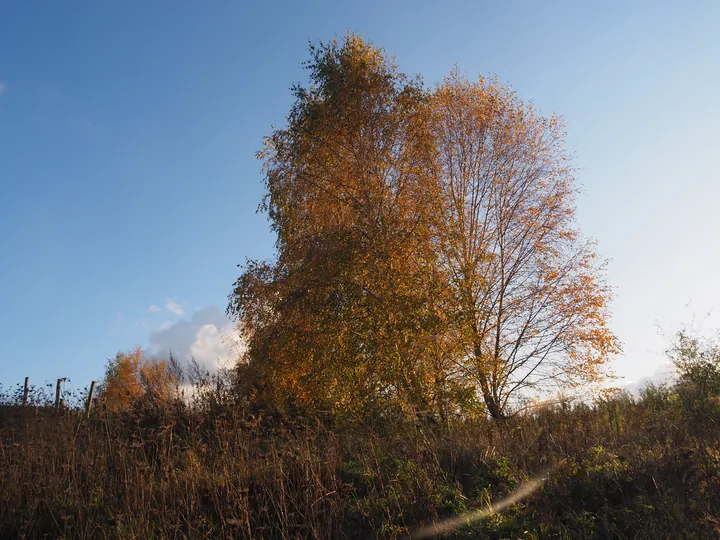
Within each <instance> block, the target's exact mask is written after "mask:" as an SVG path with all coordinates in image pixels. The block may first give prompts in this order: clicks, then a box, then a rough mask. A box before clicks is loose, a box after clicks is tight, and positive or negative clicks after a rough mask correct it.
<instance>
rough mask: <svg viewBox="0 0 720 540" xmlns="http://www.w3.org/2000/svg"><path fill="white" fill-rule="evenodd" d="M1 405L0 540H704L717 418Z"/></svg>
mask: <svg viewBox="0 0 720 540" xmlns="http://www.w3.org/2000/svg"><path fill="white" fill-rule="evenodd" d="M14 396H17V393H15V394H12V393H11V394H8V393H6V394H5V395H4V397H3V405H2V407H1V408H0V471H2V473H1V474H0V537H2V538H206V537H218V538H230V537H233V538H235V537H237V538H373V537H377V538H407V537H409V536H411V535H414V536H415V537H420V536H422V535H424V534H426V535H430V533H431V532H432V529H430V530H428V529H424V530H423V527H427V526H434V525H433V524H437V523H439V522H442V521H443V520H445V519H448V518H452V517H455V516H459V515H460V516H462V515H463V514H464V513H466V512H468V511H472V510H475V511H476V518H478V514H479V518H478V519H474V520H469V519H465V518H461V519H460V520H459V526H457V527H455V528H453V529H452V530H450V531H447V535H448V536H449V537H456V538H498V539H500V538H715V537H720V532H719V531H720V520H719V519H720V497H718V495H717V494H718V493H720V429H718V421H720V407H718V404H717V401H716V400H715V398H712V397H703V396H700V397H699V396H698V395H697V393H694V392H690V391H688V390H687V389H683V388H649V389H647V390H646V391H645V392H644V393H643V395H642V396H641V397H640V398H638V399H634V398H632V397H630V396H627V395H617V396H615V397H613V398H610V399H604V400H601V401H598V402H596V403H595V404H593V405H587V404H582V403H575V404H571V403H561V404H559V405H555V406H552V407H545V408H543V409H541V410H535V411H533V412H532V414H530V413H528V414H525V415H518V416H516V417H514V418H511V419H508V420H506V421H503V422H496V421H492V420H475V421H460V420H457V421H455V422H454V423H452V424H450V425H443V426H441V425H436V424H427V425H418V424H417V423H416V422H413V421H410V420H409V419H403V418H401V417H392V418H390V417H376V418H365V419H357V420H351V419H343V420H342V421H340V420H339V419H338V418H331V417H315V418H312V419H311V418H303V417H300V416H297V415H295V416H293V417H289V416H280V415H279V414H274V415H272V414H269V413H263V412H261V411H258V410H251V409H250V408H248V407H247V406H242V405H240V404H238V403H236V402H234V401H233V400H232V399H231V398H230V395H229V394H228V393H227V392H224V391H217V390H216V389H213V390H210V391H207V392H205V393H204V394H203V395H202V399H199V400H197V401H195V402H194V404H193V405H192V406H188V405H187V404H186V403H185V402H182V401H175V402H173V403H168V402H160V401H157V400H153V399H152V398H149V397H148V398H146V399H142V400H138V401H137V402H136V403H135V405H134V406H133V407H132V408H131V409H129V410H127V411H124V412H122V413H110V412H103V411H102V410H93V411H92V412H91V414H90V416H89V418H87V417H85V415H84V414H83V413H82V406H81V405H82V401H81V400H78V401H77V403H78V407H77V408H72V406H71V404H72V400H68V403H69V406H68V408H66V410H63V411H59V412H58V411H55V410H54V409H53V408H52V407H51V406H49V405H48V404H43V402H42V400H35V401H34V402H33V405H32V406H28V407H26V408H22V407H21V406H20V405H19V404H18V403H17V400H16V397H14ZM544 479H546V480H544ZM533 480H536V481H537V482H534V483H533ZM543 480H544V482H543ZM533 486H534V489H532V488H533ZM523 491H530V492H529V493H528V494H526V496H525V497H524V498H522V499H521V500H519V501H517V502H516V503H515V504H510V505H509V506H508V507H507V508H504V509H499V508H498V507H497V506H493V505H496V504H497V503H498V502H499V501H502V500H503V499H504V498H506V497H508V496H509V495H512V494H513V493H518V492H521V493H522V492H523ZM493 509H495V510H499V511H497V512H494V511H493Z"/></svg>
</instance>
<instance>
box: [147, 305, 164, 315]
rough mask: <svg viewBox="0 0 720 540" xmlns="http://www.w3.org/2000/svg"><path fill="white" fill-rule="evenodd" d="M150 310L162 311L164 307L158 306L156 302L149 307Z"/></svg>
mask: <svg viewBox="0 0 720 540" xmlns="http://www.w3.org/2000/svg"><path fill="white" fill-rule="evenodd" d="M148 311H152V312H154V313H157V312H158V311H162V308H161V307H160V306H156V305H155V304H153V305H151V306H150V307H149V308H148Z"/></svg>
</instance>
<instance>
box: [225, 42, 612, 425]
mask: <svg viewBox="0 0 720 540" xmlns="http://www.w3.org/2000/svg"><path fill="white" fill-rule="evenodd" d="M310 50H311V60H310V61H309V62H308V64H307V68H308V70H309V74H310V83H311V84H310V86H309V87H307V88H306V87H302V86H297V87H295V89H294V93H295V103H294V105H293V107H292V109H291V111H290V114H289V116H288V119H287V126H286V127H284V128H282V129H275V130H273V132H272V133H271V135H270V136H269V137H268V138H267V139H266V142H265V148H264V150H263V151H262V152H260V155H259V156H260V158H261V159H263V160H264V171H265V185H266V189H267V195H266V198H265V202H264V205H263V206H262V208H263V209H265V210H267V212H268V215H269V218H270V221H271V224H272V228H273V230H274V232H275V233H276V234H277V242H276V249H277V257H276V258H275V260H273V261H248V263H247V265H246V267H245V270H244V272H243V274H242V275H241V276H240V278H239V279H238V281H237V282H236V284H235V286H234V289H233V291H232V293H231V295H230V305H229V308H228V311H229V313H230V314H231V315H233V316H234V317H235V318H237V319H238V320H239V321H240V322H241V325H242V327H243V329H244V331H245V333H246V336H245V337H246V340H247V342H248V348H247V354H246V360H247V363H246V364H245V367H244V368H243V369H244V372H245V374H246V375H248V374H252V377H253V379H254V380H255V381H256V382H258V383H259V385H258V386H259V387H262V388H263V392H265V393H266V396H267V397H268V398H269V399H270V400H272V401H273V402H275V403H288V402H291V403H294V404H301V405H303V406H309V407H314V408H318V407H327V408H336V409H342V410H345V411H349V412H362V411H367V410H371V409H377V408H386V407H390V406H397V407H400V408H403V409H405V410H412V411H416V412H420V411H425V412H428V413H429V414H431V415H439V416H445V415H446V414H448V413H450V412H453V411H461V410H462V411H467V410H470V409H472V408H473V407H474V406H475V405H477V404H478V403H479V402H482V403H483V404H484V406H485V407H486V409H487V411H488V412H489V413H490V414H491V415H492V416H493V417H495V418H501V417H502V416H503V415H504V414H505V411H506V410H507V408H508V406H509V405H510V404H511V402H512V397H513V396H517V395H519V394H522V393H523V392H529V391H536V390H542V389H546V388H547V387H548V385H551V384H555V385H567V384H582V383H584V382H588V381H593V380H597V379H599V378H600V377H601V375H602V374H603V365H604V363H605V362H606V361H607V359H608V357H609V355H611V354H612V353H613V352H615V351H616V350H617V342H616V340H615V338H614V336H613V335H612V333H611V332H610V331H609V330H608V328H607V325H606V318H607V304H608V301H609V289H608V288H607V287H606V285H605V284H604V282H603V279H602V276H603V268H602V263H601V262H600V263H599V262H597V259H596V256H595V253H594V251H593V247H592V244H590V243H588V242H585V241H583V240H582V238H581V236H580V233H579V231H578V230H577V228H576V225H575V220H574V214H575V196H576V194H577V187H576V185H575V182H574V178H573V175H572V169H571V167H570V160H569V158H568V156H567V154H566V151H565V148H564V132H563V126H562V123H561V121H560V120H559V119H558V118H555V117H549V118H546V117H542V116H540V115H538V114H537V113H536V111H535V110H534V109H533V108H532V107H531V106H528V105H526V104H524V103H523V102H522V101H521V100H519V99H518V98H517V97H515V96H514V95H513V94H512V92H511V91H509V90H508V89H507V88H505V87H502V86H501V85H499V84H498V83H497V82H495V81H485V80H483V79H481V80H479V81H478V82H473V83H471V82H468V81H466V80H465V79H463V78H462V77H460V76H458V75H457V74H453V75H452V76H451V77H449V78H448V79H447V80H446V81H445V82H444V83H443V84H442V85H439V86H438V87H437V88H435V89H434V90H432V91H428V90H426V89H425V88H424V87H423V85H422V83H421V82H420V81H419V80H418V79H412V78H408V77H407V76H405V75H403V74H402V73H400V72H399V71H398V69H397V67H396V66H395V64H394V62H393V60H392V59H390V58H388V57H387V56H386V55H385V54H384V52H383V51H382V50H380V49H377V48H375V47H374V46H372V45H371V44H369V43H367V42H365V41H363V40H362V39H361V38H359V37H357V36H354V35H350V36H348V37H347V38H346V39H345V40H344V41H342V42H337V41H334V42H332V43H329V44H321V45H318V46H312V47H311V49H310Z"/></svg>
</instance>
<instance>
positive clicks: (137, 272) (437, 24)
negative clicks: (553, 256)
mask: <svg viewBox="0 0 720 540" xmlns="http://www.w3.org/2000/svg"><path fill="white" fill-rule="evenodd" d="M718 28H720V2H717V1H714V0H708V1H706V2H692V1H690V2H663V1H647V2H612V1H610V2H594V3H589V2H575V1H567V2H553V1H548V2H535V1H527V2H479V1H468V2H453V1H444V2H438V1H414V2H386V1H375V0H368V1H364V2H313V1H306V2H285V3H283V2H252V3H251V2H239V1H236V2H230V1H217V2H190V1H185V2H177V1H173V2H170V1H161V0H153V1H152V2H140V1H131V2H97V1H80V0H76V1H73V2H51V1H45V2H36V1H32V0H25V1H22V2H6V3H4V4H3V5H2V7H0V232H1V234H0V254H1V255H0V256H1V257H2V266H1V268H2V270H0V272H1V273H0V276H1V277H2V285H1V286H0V306H2V309H0V336H2V338H3V339H2V351H1V352H0V381H1V382H3V383H4V384H6V385H7V384H13V383H15V382H19V381H21V380H22V378H23V377H24V376H26V375H29V376H30V377H31V379H32V380H33V381H35V382H40V381H42V380H46V379H47V380H52V379H53V378H56V377H61V376H67V377H70V378H71V380H72V381H73V383H74V384H75V385H76V386H78V387H80V386H83V385H84V384H85V383H86V382H87V381H88V380H90V379H93V378H99V377H100V376H101V375H102V373H103V365H104V363H105V360H106V359H107V358H109V357H111V356H114V354H115V352H117V351H118V350H121V349H123V350H125V349H128V348H130V347H132V346H133V345H142V346H145V347H149V348H151V349H154V350H156V351H160V350H161V349H163V348H173V349H174V350H176V351H177V350H180V351H183V352H185V353H191V352H192V353H193V354H196V355H198V356H200V357H204V358H208V359H210V358H211V357H213V356H214V355H215V356H217V355H220V354H222V352H221V349H222V346H221V345H220V344H219V343H220V341H219V339H220V337H222V335H223V334H224V333H227V331H228V330H227V328H226V327H225V325H226V321H225V320H224V319H223V316H222V313H221V312H222V311H224V309H225V305H226V297H227V294H228V292H229V290H230V287H231V284H232V282H233V281H234V279H235V278H236V277H237V275H238V269H237V267H236V265H237V264H238V263H242V262H243V261H244V259H245V257H246V256H247V257H251V258H265V257H269V256H270V255H271V254H272V236H271V235H270V233H269V231H268V226H267V221H266V219H265V216H263V215H258V214H256V213H255V209H256V207H257V205H258V203H259V201H260V199H261V197H262V184H261V175H260V164H259V163H257V162H256V161H255V159H254V153H255V151H256V150H258V149H259V148H260V146H261V140H262V137H263V135H265V134H267V133H268V132H269V130H270V126H271V124H277V125H281V124H282V123H283V120H284V116H285V114H286V112H287V111H288V109H289V107H290V104H291V101H292V97H291V95H290V92H289V87H290V86H291V85H292V84H293V83H294V82H297V81H303V80H304V72H303V69H302V67H301V63H302V62H303V61H304V60H306V59H307V56H308V55H307V43H308V41H317V40H328V39H331V38H332V37H334V36H342V35H343V34H344V33H345V32H346V31H357V32H359V33H360V34H362V35H363V36H364V37H366V38H368V39H370V40H372V41H374V42H375V43H376V44H378V45H382V46H383V47H385V48H386V50H387V51H388V52H390V53H393V54H395V55H396V57H397V61H398V63H399V65H400V67H401V69H402V70H404V71H406V72H408V73H420V74H422V75H423V77H424V79H425V81H426V82H428V83H433V82H435V81H439V80H441V79H442V78H443V76H445V75H446V74H447V73H448V72H449V70H450V68H451V67H452V66H453V65H456V64H457V65H458V66H460V67H461V68H462V69H463V70H465V71H466V72H467V73H468V74H469V75H471V76H475V75H477V74H493V73H494V74H497V75H498V77H499V78H500V80H501V81H503V82H507V83H510V84H512V85H513V87H514V88H515V89H516V90H517V92H518V94H519V95H520V96H521V97H522V98H524V99H528V100H532V101H533V102H534V103H535V104H536V106H537V107H538V108H539V109H540V110H541V111H544V112H546V113H550V112H557V113H560V114H562V115H563V116H564V117H565V119H566V121H567V124H568V142H569V146H570V148H571V149H572V150H573V151H574V152H575V153H576V155H577V161H576V165H577V166H578V167H580V168H581V170H580V173H579V179H580V181H581V183H582V184H583V186H584V194H583V196H582V197H581V199H580V200H579V220H580V226H581V228H582V229H583V231H584V232H585V233H586V234H587V235H588V236H591V237H594V238H595V239H597V240H598V242H599V245H598V250H599V252H600V254H601V255H603V256H605V257H608V258H610V259H611V263H610V266H609V272H608V278H609V281H610V283H611V285H613V286H614V287H615V291H616V300H615V302H614V304H613V312H614V315H613V321H612V324H613V328H614V330H615V331H616V333H617V334H618V336H619V337H620V339H621V340H622V341H623V343H624V348H625V354H624V355H623V356H621V357H620V358H618V359H617V361H616V362H614V366H615V368H616V370H617V372H618V374H620V375H622V376H623V377H625V379H626V380H627V381H634V380H637V379H639V378H641V377H644V376H649V375H651V374H652V373H653V372H654V371H655V370H656V369H657V368H658V366H661V365H662V363H663V358H662V355H661V352H662V350H663V347H664V344H665V343H666V340H665V338H663V337H662V336H660V335H658V329H657V324H658V323H659V324H660V325H661V326H662V327H664V328H665V330H666V331H667V332H668V333H671V332H672V331H674V330H675V329H676V328H677V327H678V326H679V325H680V324H681V323H682V322H687V321H689V320H690V318H691V317H692V315H693V314H696V315H697V316H699V317H700V319H702V318H703V316H704V314H705V313H706V312H708V311H709V310H711V309H712V308H714V307H715V306H718V305H720V281H718V279H717V272H718V268H720V242H719V241H718V238H717V233H718V231H720V214H718V212H717V202H718V200H720V173H719V172H718V165H717V163H718V156H719V155H720V129H719V128H718V125H720V107H719V106H718V102H717V96H720V37H719V36H720V32H718ZM688 303H689V306H688ZM717 320H718V319H717V317H715V316H711V318H710V320H708V321H705V324H706V325H712V324H713V323H714V322H716V321H717ZM718 326H720V323H718ZM208 361H211V360H208Z"/></svg>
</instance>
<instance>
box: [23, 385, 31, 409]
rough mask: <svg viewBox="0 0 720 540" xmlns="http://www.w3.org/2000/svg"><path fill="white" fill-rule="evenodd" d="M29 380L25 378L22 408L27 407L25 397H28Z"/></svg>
mask: <svg viewBox="0 0 720 540" xmlns="http://www.w3.org/2000/svg"><path fill="white" fill-rule="evenodd" d="M29 380H30V377H25V388H24V389H23V405H22V406H23V408H25V407H27V397H28V381H29Z"/></svg>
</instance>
